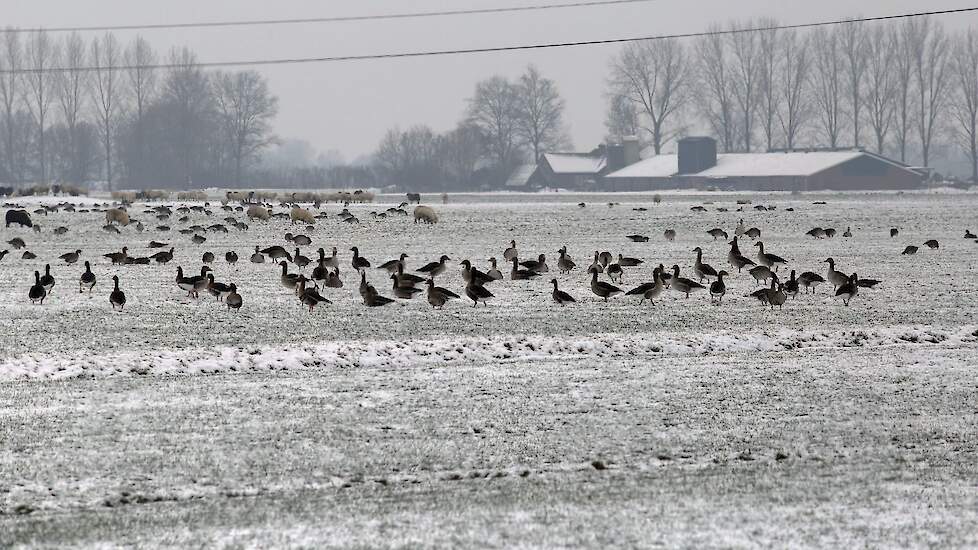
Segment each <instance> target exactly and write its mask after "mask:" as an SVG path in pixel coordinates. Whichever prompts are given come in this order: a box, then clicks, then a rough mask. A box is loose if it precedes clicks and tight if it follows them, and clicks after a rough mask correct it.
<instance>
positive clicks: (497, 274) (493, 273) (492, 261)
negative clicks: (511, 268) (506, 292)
mask: <svg viewBox="0 0 978 550" xmlns="http://www.w3.org/2000/svg"><path fill="white" fill-rule="evenodd" d="M486 275H488V276H489V278H490V279H492V280H493V281H500V280H502V278H503V274H502V272H501V271H499V268H498V267H496V258H489V271H487V272H486Z"/></svg>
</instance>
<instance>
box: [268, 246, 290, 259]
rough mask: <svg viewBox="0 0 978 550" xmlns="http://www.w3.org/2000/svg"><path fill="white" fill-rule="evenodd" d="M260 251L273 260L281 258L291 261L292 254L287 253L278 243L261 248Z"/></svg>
mask: <svg viewBox="0 0 978 550" xmlns="http://www.w3.org/2000/svg"><path fill="white" fill-rule="evenodd" d="M261 253H262V254H264V255H266V256H268V257H269V258H271V259H272V261H273V262H277V261H279V260H281V259H283V258H284V259H286V260H288V261H290V262H291V261H292V256H291V255H290V254H289V252H288V251H287V250H285V249H284V248H282V247H281V246H279V245H275V246H270V247H268V248H265V249H262V250H261Z"/></svg>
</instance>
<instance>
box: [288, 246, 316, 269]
mask: <svg viewBox="0 0 978 550" xmlns="http://www.w3.org/2000/svg"><path fill="white" fill-rule="evenodd" d="M311 261H312V260H310V259H309V257H308V256H303V255H302V254H300V253H299V249H298V248H296V249H295V256H293V257H292V263H294V264H295V265H296V267H298V268H299V269H300V270H302V269H305V267H306V266H307V265H309V263H310V262H311Z"/></svg>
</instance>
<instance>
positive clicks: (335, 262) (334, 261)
mask: <svg viewBox="0 0 978 550" xmlns="http://www.w3.org/2000/svg"><path fill="white" fill-rule="evenodd" d="M323 265H325V266H326V267H332V268H339V267H340V259H339V257H338V256H337V255H336V247H335V246H334V247H333V255H332V256H330V257H328V258H326V261H325V262H323Z"/></svg>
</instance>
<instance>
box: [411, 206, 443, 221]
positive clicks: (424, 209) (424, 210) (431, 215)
mask: <svg viewBox="0 0 978 550" xmlns="http://www.w3.org/2000/svg"><path fill="white" fill-rule="evenodd" d="M419 221H420V222H423V223H438V214H436V213H435V209H434V208H432V207H430V206H416V207H415V208H414V223H418V222H419Z"/></svg>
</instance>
